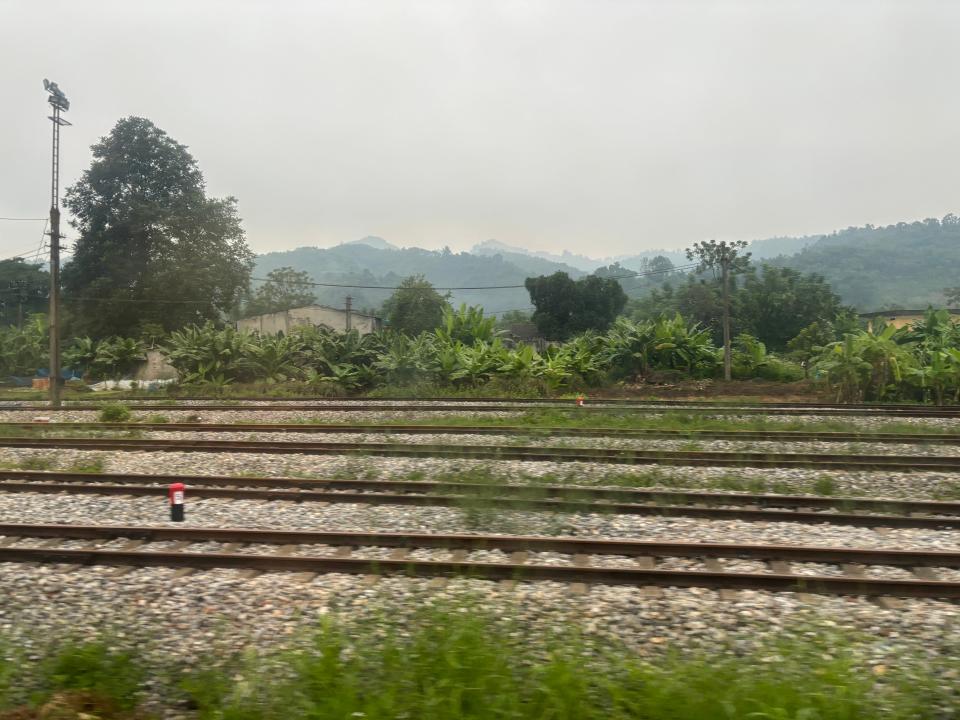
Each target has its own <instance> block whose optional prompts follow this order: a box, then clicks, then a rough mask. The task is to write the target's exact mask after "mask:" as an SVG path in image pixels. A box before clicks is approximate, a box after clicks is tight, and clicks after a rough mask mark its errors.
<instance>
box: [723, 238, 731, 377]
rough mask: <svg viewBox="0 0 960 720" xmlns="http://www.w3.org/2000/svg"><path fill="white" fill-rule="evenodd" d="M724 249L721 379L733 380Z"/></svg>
mask: <svg viewBox="0 0 960 720" xmlns="http://www.w3.org/2000/svg"><path fill="white" fill-rule="evenodd" d="M732 259H733V258H732V257H731V256H730V253H728V252H727V249H726V248H723V249H722V250H721V255H720V273H721V276H722V280H723V379H724V380H726V381H727V382H730V381H731V380H732V379H733V360H732V358H731V352H730V261H731V260H732Z"/></svg>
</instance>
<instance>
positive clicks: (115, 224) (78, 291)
mask: <svg viewBox="0 0 960 720" xmlns="http://www.w3.org/2000/svg"><path fill="white" fill-rule="evenodd" d="M93 158H94V159H93V162H92V164H91V165H90V168H89V169H88V170H86V171H85V172H84V174H83V177H82V178H81V179H80V181H79V182H77V183H76V184H75V185H73V186H72V187H71V188H69V189H68V190H67V193H66V197H65V200H64V204H65V205H66V206H67V208H68V209H69V210H70V211H71V212H72V213H73V215H74V217H75V220H74V222H73V226H74V227H75V228H76V229H77V230H78V231H79V238H78V239H77V242H76V245H75V247H74V254H73V258H72V259H71V261H70V262H69V263H68V264H67V265H66V266H65V267H64V269H63V286H64V302H65V305H66V308H67V312H68V322H69V326H70V329H71V331H72V332H73V334H75V335H79V334H82V335H91V336H93V337H103V336H107V335H136V334H137V331H138V329H139V328H141V327H143V326H144V325H161V326H163V327H164V328H165V329H166V330H172V329H174V328H177V327H180V326H183V325H186V324H188V323H194V322H199V323H202V322H204V321H206V320H218V319H220V318H221V317H222V316H223V315H224V314H225V313H228V312H229V311H230V310H231V309H232V308H234V307H235V305H236V304H237V303H238V301H239V299H240V295H241V293H242V292H243V291H244V290H246V288H247V287H248V285H249V279H250V269H251V267H252V264H253V254H252V253H251V252H250V249H249V248H248V247H247V243H246V240H245V238H244V233H243V229H242V228H241V226H240V218H239V217H238V216H237V208H236V199H235V198H233V197H227V198H224V199H215V198H208V197H207V196H206V192H205V184H204V180H203V174H202V173H201V172H200V169H199V167H198V166H197V162H196V160H194V158H193V156H191V155H190V153H188V152H187V147H186V146H185V145H181V144H180V143H178V142H176V141H175V140H173V139H172V138H171V137H169V136H168V135H167V134H166V133H165V132H164V131H163V130H161V129H160V128H158V127H157V126H155V125H154V124H153V123H152V122H150V121H149V120H146V119H144V118H138V117H130V118H124V119H123V120H120V121H119V122H118V123H117V124H116V126H115V127H114V128H113V130H111V132H110V134H109V135H108V136H106V137H104V138H102V139H101V140H100V142H98V143H97V144H96V145H94V146H93Z"/></svg>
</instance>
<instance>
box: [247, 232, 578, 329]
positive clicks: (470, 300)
mask: <svg viewBox="0 0 960 720" xmlns="http://www.w3.org/2000/svg"><path fill="white" fill-rule="evenodd" d="M371 245H377V247H372V246H371ZM256 262H257V264H256V267H255V269H254V273H253V275H254V277H255V278H263V277H265V276H266V274H267V273H268V272H270V271H271V270H275V269H276V268H279V267H284V266H290V267H293V268H296V269H297V270H303V271H305V272H307V273H308V274H309V275H310V277H311V278H312V279H313V280H314V281H315V282H320V283H332V284H342V285H348V284H349V285H369V286H377V287H394V286H396V285H398V284H399V283H400V281H401V280H403V279H404V278H405V277H408V276H410V275H418V274H422V275H424V276H425V277H426V278H427V280H429V281H430V282H431V283H433V284H434V285H435V286H437V287H479V286H489V285H520V286H522V285H523V283H524V280H526V279H527V278H528V277H530V276H533V275H549V274H551V273H554V272H556V271H557V270H562V271H564V272H566V273H568V274H569V275H570V276H571V277H574V278H578V277H582V276H583V275H584V274H585V273H583V272H582V271H580V270H577V269H576V268H573V267H571V266H569V265H565V264H563V263H558V262H553V261H550V260H546V259H543V258H537V257H531V256H523V255H521V256H518V257H514V255H513V254H512V253H504V254H502V255H501V254H498V255H473V254H471V253H466V252H462V253H454V252H451V251H450V250H448V249H444V250H438V251H431V250H422V249H420V248H404V249H397V248H393V247H392V246H390V245H389V244H388V243H385V242H384V241H383V240H381V239H380V238H365V239H364V240H360V241H356V242H351V243H344V244H343V245H337V246H336V247H332V248H317V247H302V248H297V249H296V250H288V251H285V252H272V253H267V254H265V255H260V256H258V257H257V261H256ZM255 284H256V283H255ZM313 290H314V292H315V293H316V296H317V302H319V303H320V304H323V305H332V306H334V307H342V306H343V302H344V298H345V296H346V295H347V294H350V295H351V296H352V297H353V306H354V307H355V308H358V309H375V308H379V307H380V305H381V304H382V303H383V301H384V300H386V299H387V298H388V297H390V294H391V292H390V291H389V290H370V289H362V288H325V287H317V288H313ZM451 302H453V303H454V304H459V303H462V302H465V303H467V304H470V305H482V306H483V307H484V308H485V309H486V310H487V311H488V312H502V311H504V310H517V309H526V308H529V307H530V296H529V295H528V294H527V291H526V290H525V289H524V288H523V287H520V288H516V289H509V290H487V291H484V290H465V291H457V292H454V293H452V296H451Z"/></svg>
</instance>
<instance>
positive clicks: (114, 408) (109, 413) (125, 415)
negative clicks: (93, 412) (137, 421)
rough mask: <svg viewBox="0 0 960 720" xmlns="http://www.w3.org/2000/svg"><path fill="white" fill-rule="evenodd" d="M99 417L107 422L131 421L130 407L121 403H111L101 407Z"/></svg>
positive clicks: (101, 420)
mask: <svg viewBox="0 0 960 720" xmlns="http://www.w3.org/2000/svg"><path fill="white" fill-rule="evenodd" d="M97 418H98V419H99V420H100V422H105V423H123V422H130V408H128V407H127V406H126V405H123V404H121V403H109V404H107V405H104V406H103V407H102V408H100V413H99V415H98V416H97Z"/></svg>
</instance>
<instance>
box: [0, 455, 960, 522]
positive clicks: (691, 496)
mask: <svg viewBox="0 0 960 720" xmlns="http://www.w3.org/2000/svg"><path fill="white" fill-rule="evenodd" d="M174 482H182V483H184V484H185V485H186V486H187V488H188V490H187V492H188V493H189V495H190V497H192V498H220V499H231V500H257V501H263V502H271V501H286V502H297V503H302V502H324V503H365V504H371V505H411V506H421V507H423V506H427V507H429V506H435V507H454V508H458V507H464V506H466V505H469V506H474V505H485V506H490V507H496V508H500V509H509V510H528V511H552V512H570V513H576V512H579V513H609V514H621V515H645V516H655V517H688V518H689V517H692V518H699V519H705V520H739V521H743V522H791V523H804V524H818V523H825V524H830V525H846V526H856V527H898V528H924V529H931V530H945V529H960V503H955V502H939V501H922V500H909V501H908V500H873V499H869V498H829V497H819V496H810V495H776V494H756V493H753V494H747V493H718V492H685V491H669V490H650V489H634V488H587V487H571V486H560V485H543V486H541V485H533V486H529V485H497V486H493V485H488V484H482V483H454V482H436V481H397V480H361V479H330V480H327V479H302V478H265V477H260V478H250V477H235V476H207V475H197V476H184V475H121V474H110V473H97V474H94V473H54V472H40V471H29V470H23V471H17V470H4V471H0V492H8V493H43V494H61V493H65V494H71V493H72V494H84V495H114V496H136V497H156V498H161V497H164V496H165V495H166V492H167V486H168V485H169V484H170V483H174Z"/></svg>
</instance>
